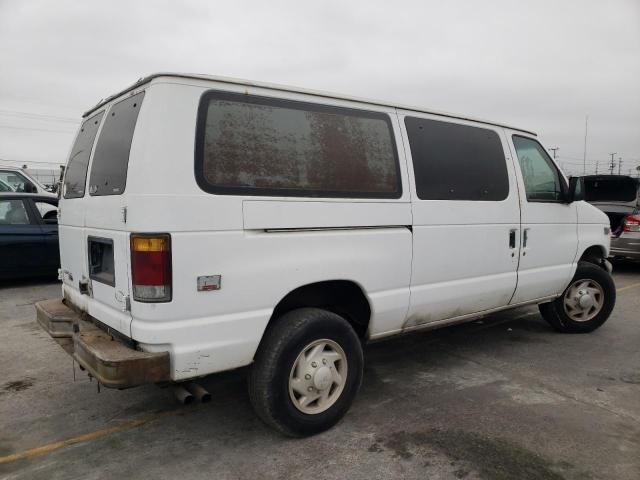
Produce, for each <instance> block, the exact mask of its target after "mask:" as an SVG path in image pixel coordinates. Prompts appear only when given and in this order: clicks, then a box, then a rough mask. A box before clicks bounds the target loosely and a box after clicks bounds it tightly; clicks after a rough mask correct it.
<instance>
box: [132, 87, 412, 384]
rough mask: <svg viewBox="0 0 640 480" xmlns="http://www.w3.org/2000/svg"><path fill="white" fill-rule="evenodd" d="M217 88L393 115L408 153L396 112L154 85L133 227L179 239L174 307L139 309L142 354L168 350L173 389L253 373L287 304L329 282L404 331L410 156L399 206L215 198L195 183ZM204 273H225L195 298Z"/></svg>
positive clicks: (139, 159)
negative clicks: (199, 129)
mask: <svg viewBox="0 0 640 480" xmlns="http://www.w3.org/2000/svg"><path fill="white" fill-rule="evenodd" d="M209 89H219V90H228V91H235V92H241V93H245V94H248V95H265V96H272V97H282V98H288V99H294V100H303V101H307V102H318V103H323V104H331V105H339V106H346V107H352V108H364V109H368V110H375V111H383V112H387V113H388V114H389V115H390V117H391V120H392V124H393V128H394V134H395V137H396V144H397V146H400V145H401V144H402V142H401V137H400V134H399V130H398V129H399V127H398V123H397V118H396V116H395V111H394V110H393V109H390V108H386V107H373V106H368V105H367V106H363V105H361V104H357V103H353V102H349V101H344V100H329V99H319V98H317V97H313V96H308V95H303V94H292V93H285V92H276V91H269V90H264V89H260V88H255V87H244V86H239V85H230V84H217V83H215V82H204V81H193V82H191V81H190V82H189V84H188V85H187V84H183V83H182V82H181V81H179V80H175V81H171V82H169V81H166V80H163V79H157V80H154V82H152V84H151V86H150V87H148V88H147V94H146V96H145V115H144V122H140V124H139V125H138V127H137V130H136V136H137V139H138V143H137V145H136V146H137V147H139V148H136V152H135V158H133V157H132V159H131V161H130V165H129V175H128V180H127V189H126V192H125V195H126V206H127V229H128V230H129V231H131V232H167V233H170V234H171V242H172V276H173V298H172V301H171V302H168V303H157V304H153V303H139V302H136V301H133V302H132V306H131V314H132V322H131V336H132V338H133V339H135V340H136V341H138V342H139V343H140V345H141V347H142V348H143V349H144V350H148V351H163V350H169V351H170V352H171V358H172V362H173V365H172V368H173V378H174V379H175V380H180V379H184V378H189V377H194V376H199V375H206V374H208V373H213V372H216V371H222V370H227V369H230V368H236V367H240V366H243V365H247V364H249V363H251V361H252V360H253V356H254V354H255V351H256V349H257V347H258V345H259V342H260V339H261V338H262V335H263V332H264V330H265V328H266V326H267V324H268V321H269V319H270V317H271V313H272V311H273V309H274V308H275V306H276V305H277V303H278V302H279V301H280V300H281V299H282V298H283V297H284V296H285V295H286V294H287V293H289V292H290V291H292V290H294V289H296V288H298V287H300V286H303V285H307V284H310V283H314V282H319V281H325V280H351V281H353V282H355V283H356V284H358V285H359V286H360V287H361V288H362V290H363V291H364V292H365V294H366V296H367V298H368V301H369V304H370V306H371V310H372V318H371V321H370V331H375V332H380V331H387V330H394V329H396V328H398V327H399V326H400V325H402V323H403V321H404V319H405V316H406V313H407V307H408V304H409V284H410V275H411V256H412V243H411V242H412V239H411V231H410V229H409V228H407V226H410V225H411V223H412V221H411V203H410V200H409V199H410V193H409V184H408V181H407V170H406V164H405V159H404V152H403V150H402V148H399V151H398V156H399V161H400V170H401V179H402V187H403V193H402V196H401V197H400V198H399V199H392V200H388V199H374V200H372V199H318V198H300V197H295V198H292V197H256V196H242V195H214V194H209V193H205V192H204V191H202V190H201V189H200V188H199V186H198V185H197V183H196V179H195V174H194V141H195V130H196V113H197V109H198V103H199V100H200V97H201V95H202V94H203V93H204V92H205V91H206V90H209ZM320 100H322V101H320ZM276 229H286V230H285V231H282V230H276ZM310 229H313V230H310ZM204 275H221V276H222V284H221V285H222V286H221V289H220V290H217V291H197V277H198V276H204Z"/></svg>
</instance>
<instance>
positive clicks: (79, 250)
mask: <svg viewBox="0 0 640 480" xmlns="http://www.w3.org/2000/svg"><path fill="white" fill-rule="evenodd" d="M104 117H105V112H104V110H101V111H99V112H97V113H95V114H93V115H91V116H90V117H89V118H87V119H86V120H84V121H83V122H82V125H81V126H80V130H79V131H78V134H77V136H76V140H75V142H74V144H73V147H72V148H71V153H70V155H69V160H68V162H67V166H66V169H65V175H64V182H63V185H62V192H61V199H60V204H59V220H58V227H59V228H58V237H59V242H60V268H61V272H62V275H61V277H62V282H63V284H64V287H65V291H66V295H67V296H71V297H72V298H71V300H72V301H73V302H74V303H75V304H76V306H77V307H79V308H81V309H83V310H86V308H87V307H86V304H87V300H88V297H86V296H84V295H81V294H80V288H81V285H88V280H87V279H88V274H87V264H86V261H85V259H86V255H87V252H86V245H85V241H84V238H85V235H84V221H85V208H86V201H85V199H86V197H88V193H87V192H86V184H87V172H88V169H89V160H90V158H91V154H92V152H93V149H94V145H95V140H96V137H97V135H98V132H99V130H100V127H101V125H102V122H103V120H104Z"/></svg>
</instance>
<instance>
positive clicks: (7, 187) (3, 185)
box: [0, 180, 13, 192]
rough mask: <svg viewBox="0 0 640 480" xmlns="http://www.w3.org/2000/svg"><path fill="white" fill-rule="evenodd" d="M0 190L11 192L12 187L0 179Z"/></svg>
mask: <svg viewBox="0 0 640 480" xmlns="http://www.w3.org/2000/svg"><path fill="white" fill-rule="evenodd" d="M0 192H13V187H12V186H11V185H9V184H8V183H6V182H5V181H4V180H0Z"/></svg>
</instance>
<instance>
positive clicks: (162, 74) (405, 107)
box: [82, 72, 537, 136]
mask: <svg viewBox="0 0 640 480" xmlns="http://www.w3.org/2000/svg"><path fill="white" fill-rule="evenodd" d="M159 77H174V78H188V79H194V80H209V81H215V82H221V83H232V84H235V85H245V86H248V87H259V88H266V89H270V90H279V91H282V92H292V93H303V94H307V95H314V96H316V97H324V98H333V99H338V100H349V101H354V102H359V103H367V104H369V105H377V106H383V107H390V108H398V109H402V110H409V111H413V112H421V113H429V114H432V115H439V116H441V117H447V118H455V119H457V120H467V121H472V122H478V123H484V124H487V125H493V126H496V127H504V128H510V129H512V130H518V131H520V132H524V133H528V134H530V135H534V136H536V135H537V134H536V133H535V132H532V131H529V130H524V129H522V128H518V127H514V126H512V125H506V124H503V123H497V122H492V121H489V120H482V119H478V118H472V117H468V116H463V115H457V114H454V113H446V112H439V111H436V110H431V109H427V108H420V107H415V106H409V105H401V104H396V103H391V102H386V101H382V100H372V99H367V98H359V97H353V96H350V95H342V94H338V93H331V92H323V91H318V90H310V89H306V88H300V87H292V86H288V85H278V84H273V83H266V82H255V81H252V80H243V79H239V78H230V77H221V76H215V75H201V74H194V73H174V72H158V73H152V74H151V75H147V76H146V77H142V78H140V79H139V80H138V81H137V82H135V83H134V84H132V85H130V86H129V87H127V88H125V89H124V90H121V91H120V92H118V93H116V94H114V95H111V96H109V97H107V98H104V99H102V100H100V101H99V102H98V103H97V104H96V105H95V106H94V107H93V108H91V109H89V110H87V111H86V112H85V113H84V114H83V115H82V117H83V118H85V117H87V116H89V115H91V114H92V113H93V112H95V111H96V110H97V109H99V108H100V107H102V106H103V105H105V104H107V103H109V102H110V101H111V100H113V99H115V98H118V97H120V96H121V95H124V94H125V93H127V92H130V91H131V90H134V89H136V88H138V87H139V86H141V85H144V84H145V83H148V82H150V81H151V80H153V79H155V78H159Z"/></svg>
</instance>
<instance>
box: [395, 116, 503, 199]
mask: <svg viewBox="0 0 640 480" xmlns="http://www.w3.org/2000/svg"><path fill="white" fill-rule="evenodd" d="M405 127H406V128H407V135H408V137H409V145H410V147H411V157H412V159H413V170H414V175H415V180H416V191H417V195H418V198H419V199H421V200H485V201H500V200H504V199H505V198H507V196H508V195H509V177H508V173H507V165H506V160H505V156H504V150H503V148H502V143H501V142H500V138H499V137H498V134H497V133H496V132H494V131H493V130H489V129H486V128H478V127H471V126H468V125H460V124H457V123H450V122H442V121H438V120H430V119H426V118H415V117H406V118H405Z"/></svg>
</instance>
